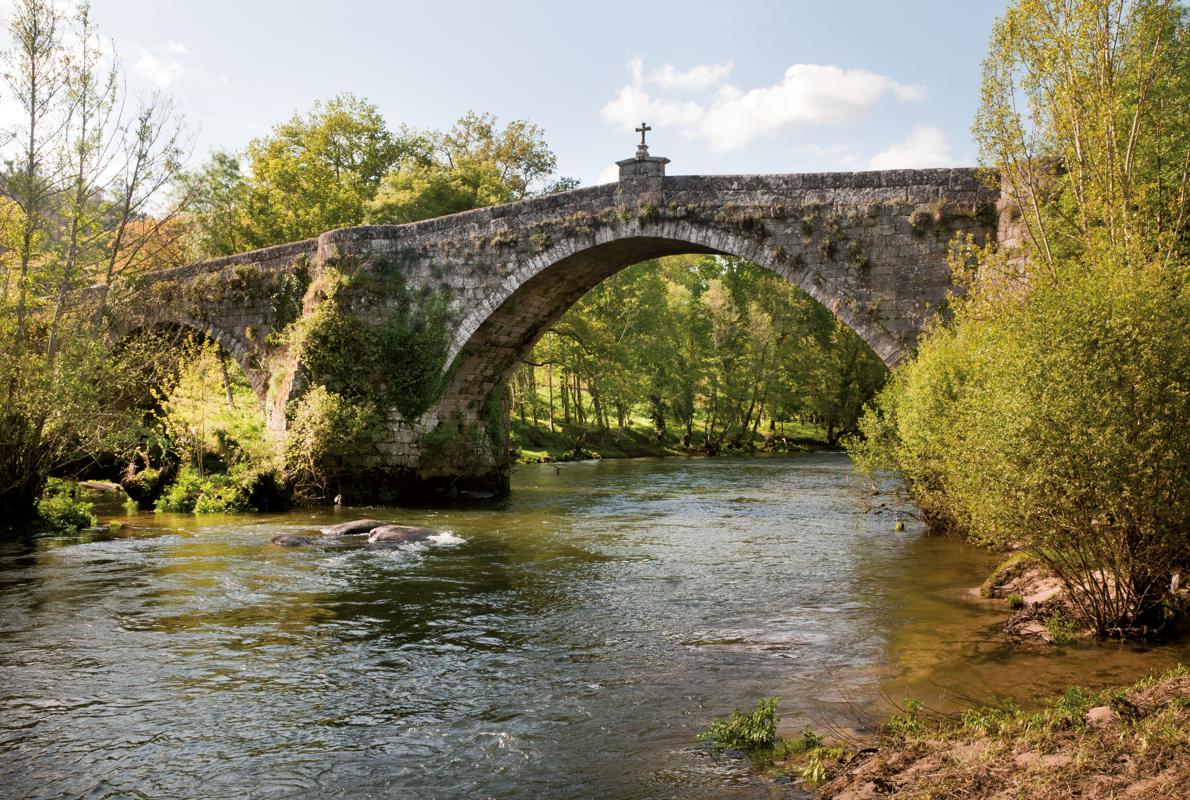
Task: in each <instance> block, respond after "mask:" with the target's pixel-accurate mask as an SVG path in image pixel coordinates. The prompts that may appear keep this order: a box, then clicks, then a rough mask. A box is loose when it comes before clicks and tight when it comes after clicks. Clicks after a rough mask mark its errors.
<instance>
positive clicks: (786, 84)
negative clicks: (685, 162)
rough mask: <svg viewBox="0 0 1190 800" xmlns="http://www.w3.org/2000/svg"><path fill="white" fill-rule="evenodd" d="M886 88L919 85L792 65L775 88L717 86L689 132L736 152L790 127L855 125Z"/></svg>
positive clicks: (912, 93) (901, 93) (910, 92)
mask: <svg viewBox="0 0 1190 800" xmlns="http://www.w3.org/2000/svg"><path fill="white" fill-rule="evenodd" d="M890 92H891V93H893V94H894V95H896V96H897V97H898V98H899V99H902V100H906V99H916V98H917V97H920V96H921V95H922V90H921V89H920V88H917V87H912V86H905V85H904V84H900V83H897V82H896V81H894V80H893V79H891V78H888V77H886V76H884V75H878V74H877V73H875V72H870V71H868V70H866V69H840V68H839V67H833V66H825V65H822V64H794V65H793V66H791V67H790V68H789V69H787V70H785V75H784V76H783V77H782V78H781V81H780V82H779V83H777V84H775V85H773V86H766V87H764V88H761V89H752V90H751V91H748V92H743V91H740V90H739V89H736V88H735V87H725V89H724V90H720V92H719V95H718V97H716V98H715V101H714V102H713V103H712V104H711V107H710V108H709V109H707V113H706V116H705V117H704V118H703V119H702V120H701V121H700V122H699V124H698V126H697V128H696V129H695V130H694V131H692V133H693V135H695V136H700V137H703V138H706V139H709V140H710V142H711V146H712V147H713V148H715V149H716V150H734V149H736V148H738V147H742V146H743V145H745V144H748V143H749V142H751V141H752V140H753V139H758V138H760V137H762V136H771V135H773V134H775V133H777V132H778V131H780V130H781V129H783V128H787V127H790V126H794V125H799V124H801V125H832V126H843V125H850V124H853V123H855V122H858V121H859V120H860V119H862V118H863V117H864V115H865V114H866V113H867V112H868V111H869V110H870V109H871V108H872V106H874V105H875V104H876V102H877V101H879V100H880V99H881V98H882V97H884V96H885V95H886V94H888V93H890Z"/></svg>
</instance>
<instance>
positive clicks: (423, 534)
mask: <svg viewBox="0 0 1190 800" xmlns="http://www.w3.org/2000/svg"><path fill="white" fill-rule="evenodd" d="M433 535H434V532H433V531H432V530H430V529H429V528H415V527H412V526H410V525H382V526H380V527H379V528H376V529H375V530H374V531H372V532H371V533H370V534H368V544H378V543H380V542H393V543H400V542H423V541H425V540H426V539H429V538H430V537H431V536H433Z"/></svg>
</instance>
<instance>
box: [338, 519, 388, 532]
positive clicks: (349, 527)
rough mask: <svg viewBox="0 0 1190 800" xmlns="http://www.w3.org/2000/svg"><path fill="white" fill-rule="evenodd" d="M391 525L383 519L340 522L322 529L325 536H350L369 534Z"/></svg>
mask: <svg viewBox="0 0 1190 800" xmlns="http://www.w3.org/2000/svg"><path fill="white" fill-rule="evenodd" d="M388 524H389V523H387V522H385V521H384V520H381V519H354V520H352V521H351V522H340V523H339V524H338V525H330V526H328V527H326V528H322V529H321V533H322V534H323V535H324V536H348V535H350V534H353V533H367V532H368V531H371V530H374V529H375V528H382V527H384V526H385V525H388Z"/></svg>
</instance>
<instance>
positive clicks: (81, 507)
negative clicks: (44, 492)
mask: <svg viewBox="0 0 1190 800" xmlns="http://www.w3.org/2000/svg"><path fill="white" fill-rule="evenodd" d="M91 508H92V506H91V504H90V503H85V502H83V501H81V500H76V499H74V498H73V497H71V496H70V495H69V494H68V493H65V492H63V493H61V494H53V495H51V496H49V497H44V498H42V499H41V500H40V501H38V503H37V515H38V516H39V517H40V518H41V520H42V522H44V523H45V524H46V525H48V526H49V527H50V528H52V529H54V530H57V531H68V530H78V529H80V528H93V527H94V526H95V525H97V524H99V519H98V518H97V517H96V516H95V514H94V512H93V511H92V510H91Z"/></svg>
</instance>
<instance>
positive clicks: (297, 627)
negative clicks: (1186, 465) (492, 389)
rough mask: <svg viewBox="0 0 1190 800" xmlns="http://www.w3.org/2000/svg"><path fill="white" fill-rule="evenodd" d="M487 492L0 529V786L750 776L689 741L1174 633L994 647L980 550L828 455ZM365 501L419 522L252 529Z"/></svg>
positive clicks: (563, 785)
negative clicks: (332, 534)
mask: <svg viewBox="0 0 1190 800" xmlns="http://www.w3.org/2000/svg"><path fill="white" fill-rule="evenodd" d="M513 492H514V493H513V495H512V497H511V498H510V499H509V500H507V501H504V502H502V503H501V504H499V505H496V506H494V507H492V508H486V509H468V510H436V511H424V510H417V511H414V510H407V509H404V510H403V509H383V510H381V509H366V510H363V509H343V510H340V511H338V512H332V511H330V510H325V511H318V512H313V513H312V512H310V511H296V512H292V513H286V514H279V515H244V516H235V517H231V516H229V517H197V518H196V517H192V516H186V515H153V514H139V515H135V516H122V515H119V513H118V512H117V513H116V514H115V516H114V518H115V519H117V520H119V521H120V522H121V523H122V527H121V528H120V529H119V530H118V531H114V532H112V533H110V534H102V535H96V536H88V535H82V536H75V537H63V538H57V539H42V540H39V541H37V542H36V544H35V545H33V546H27V545H25V546H22V545H6V546H4V547H3V548H2V549H0V671H2V674H3V679H2V681H0V786H3V789H0V794H3V795H4V796H5V797H9V798H43V797H44V798H51V797H52V798H59V797H87V798H116V797H121V798H123V797H151V798H180V797H195V798H241V797H252V798H297V797H351V798H366V797H377V798H379V797H385V798H405V797H410V798H413V797H416V798H591V797H598V798H679V797H680V798H695V799H697V798H761V797H771V796H790V792H791V789H790V787H788V786H781V785H778V784H774V783H772V782H771V781H769V780H768V779H765V778H761V777H758V776H753V775H751V774H750V773H749V772H748V770H746V769H744V768H743V765H741V764H740V763H739V762H736V761H732V760H731V759H724V758H722V757H715V756H712V755H711V754H709V753H708V751H707V749H706V748H705V747H703V746H701V745H699V744H697V743H696V742H695V740H694V736H695V734H696V733H697V732H698V731H699V730H701V729H703V728H704V727H705V726H706V725H707V724H708V723H709V722H710V721H711V719H713V718H715V717H718V716H723V715H726V714H729V713H730V712H731V711H732V709H733V708H745V707H746V708H750V707H751V706H752V705H753V704H754V703H755V701H756V700H758V699H759V698H761V697H764V696H769V695H779V696H780V697H781V698H782V700H781V706H780V714H781V718H782V727H783V728H784V729H787V730H790V731H792V730H798V729H800V728H801V727H802V726H804V725H810V726H811V727H814V728H818V729H824V728H825V729H844V730H852V729H859V730H863V729H865V728H867V727H869V726H870V725H871V724H872V723H873V721H874V720H875V719H876V717H877V716H878V715H879V714H880V713H882V712H883V711H884V710H886V708H887V706H886V702H887V700H888V699H889V698H894V699H895V698H900V697H902V696H905V695H913V696H915V697H918V698H921V699H923V700H925V701H926V703H927V705H932V706H934V707H939V708H954V707H957V706H959V705H961V704H962V703H963V702H965V698H976V699H984V700H986V699H988V698H990V697H991V696H992V695H993V694H1010V695H1014V696H1016V697H1019V698H1024V699H1027V698H1029V697H1031V696H1034V695H1036V694H1038V693H1040V692H1050V691H1055V690H1060V689H1061V688H1064V687H1065V686H1067V685H1069V684H1070V683H1081V684H1083V685H1088V686H1092V687H1094V686H1101V685H1106V684H1109V683H1112V682H1123V681H1131V680H1134V679H1135V678H1137V677H1139V676H1140V675H1143V674H1146V673H1147V672H1149V671H1152V670H1157V669H1163V668H1165V667H1167V666H1170V665H1172V664H1173V663H1175V662H1177V661H1178V660H1181V661H1190V647H1187V646H1185V645H1178V646H1151V647H1147V648H1138V647H1121V646H1118V645H1094V644H1080V645H1076V646H1072V647H1066V648H1052V647H1051V648H1045V647H1026V648H1020V647H1015V648H1014V647H1011V646H1008V645H1007V644H1005V642H1004V641H1003V638H1002V636H1001V635H1000V634H999V633H998V627H997V625H998V622H999V621H1001V619H1002V616H1003V609H1002V608H1001V607H999V606H997V605H996V604H992V603H989V602H987V601H981V600H979V599H978V598H975V597H972V596H971V594H970V593H969V591H968V590H969V589H970V587H972V586H975V585H977V584H978V583H979V581H980V580H981V579H982V578H983V577H984V575H985V574H986V573H987V570H988V569H989V567H990V565H991V564H992V563H994V559H992V558H991V557H989V556H988V555H986V554H984V553H981V552H979V551H978V550H975V549H973V548H970V547H967V546H964V545H962V544H960V543H957V542H954V541H949V540H942V539H938V538H934V537H929V536H925V535H923V534H922V532H921V531H920V529H919V528H918V527H917V526H916V525H915V524H914V523H913V522H912V520H906V522H907V525H906V529H905V531H903V532H896V531H894V517H895V512H893V511H892V510H890V509H887V508H885V509H882V510H871V509H868V508H867V506H868V505H869V503H868V499H867V498H866V497H865V495H864V493H863V492H862V491H861V490H860V485H859V484H858V482H857V481H856V480H855V479H854V478H853V476H852V474H851V471H850V465H849V462H848V460H847V458H846V457H845V456H843V455H839V454H816V455H806V456H800V457H790V458H754V459H747V458H721V459H711V460H708V459H689V460H686V459H669V460H633V461H605V462H591V463H568V464H562V465H558V466H557V467H555V466H554V465H548V464H547V465H534V466H531V467H523V468H521V469H519V470H518V472H517V473H516V475H515V477H514V481H513ZM356 516H380V517H382V518H391V519H393V520H395V521H401V522H408V523H412V524H419V525H426V526H429V527H433V528H435V529H438V530H441V531H443V532H444V533H443V534H442V535H440V536H438V537H436V540H435V541H432V542H429V543H423V544H417V545H405V546H387V547H382V546H368V545H366V544H364V543H362V542H361V541H360V540H359V539H353V540H347V539H345V540H341V541H326V540H319V541H316V544H315V546H313V547H309V548H300V549H284V548H279V547H275V546H273V545H270V544H269V543H268V540H269V539H270V538H271V537H272V536H274V535H276V534H277V533H280V532H295V533H298V532H306V531H310V530H312V529H314V528H316V527H317V526H319V525H321V524H326V523H328V522H332V521H343V520H346V519H350V518H353V517H356Z"/></svg>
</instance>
